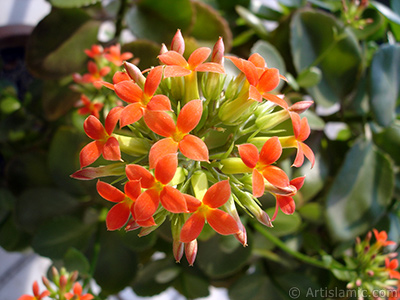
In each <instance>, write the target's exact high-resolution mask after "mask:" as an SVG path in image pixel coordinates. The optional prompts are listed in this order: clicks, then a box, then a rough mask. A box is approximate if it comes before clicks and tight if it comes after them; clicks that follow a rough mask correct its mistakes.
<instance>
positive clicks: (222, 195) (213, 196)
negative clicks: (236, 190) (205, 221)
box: [203, 180, 231, 208]
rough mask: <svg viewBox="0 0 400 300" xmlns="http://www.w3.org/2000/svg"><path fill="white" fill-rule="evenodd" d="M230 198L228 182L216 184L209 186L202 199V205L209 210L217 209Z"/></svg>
mask: <svg viewBox="0 0 400 300" xmlns="http://www.w3.org/2000/svg"><path fill="white" fill-rule="evenodd" d="M230 196H231V186H230V184H229V181H228V180H223V181H220V182H217V183H216V184H214V185H213V186H211V187H210V188H209V189H208V190H207V192H206V194H205V195H204V198H203V204H204V205H207V206H209V207H211V208H218V207H220V206H221V205H224V204H225V203H226V201H228V199H229V197H230Z"/></svg>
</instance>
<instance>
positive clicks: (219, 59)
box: [211, 37, 225, 66]
mask: <svg viewBox="0 0 400 300" xmlns="http://www.w3.org/2000/svg"><path fill="white" fill-rule="evenodd" d="M224 52H225V45H224V41H223V40H222V37H219V39H218V41H217V42H216V43H215V45H214V48H213V52H212V55H211V61H212V62H215V63H217V64H220V65H222V66H223V65H224Z"/></svg>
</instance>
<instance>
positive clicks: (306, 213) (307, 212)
mask: <svg viewBox="0 0 400 300" xmlns="http://www.w3.org/2000/svg"><path fill="white" fill-rule="evenodd" d="M299 213H300V215H301V216H302V217H303V218H304V219H305V220H308V221H310V222H313V223H321V222H322V221H323V209H322V206H321V204H319V203H317V202H312V203H307V204H306V205H304V206H302V207H300V208H299Z"/></svg>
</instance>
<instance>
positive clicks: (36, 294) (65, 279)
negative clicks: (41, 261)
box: [18, 267, 94, 300]
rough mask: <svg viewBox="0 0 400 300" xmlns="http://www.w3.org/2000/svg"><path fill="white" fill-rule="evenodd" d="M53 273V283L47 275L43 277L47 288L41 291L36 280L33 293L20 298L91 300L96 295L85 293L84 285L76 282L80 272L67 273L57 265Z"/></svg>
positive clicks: (23, 299)
mask: <svg viewBox="0 0 400 300" xmlns="http://www.w3.org/2000/svg"><path fill="white" fill-rule="evenodd" d="M51 273H52V275H53V278H52V283H50V281H49V279H48V278H47V277H44V276H43V277H42V282H43V284H44V286H45V287H46V290H45V291H43V292H40V288H39V284H38V282H37V281H35V282H34V283H33V285H32V292H33V296H32V295H22V296H21V297H19V298H18V300H41V299H46V298H50V299H55V300H70V299H72V300H91V299H93V298H94V296H93V295H92V294H91V293H83V289H82V286H81V284H80V283H79V282H76V280H77V278H78V272H77V271H75V272H73V273H67V272H66V270H65V269H61V271H60V273H59V272H58V270H57V269H56V268H55V267H52V269H51Z"/></svg>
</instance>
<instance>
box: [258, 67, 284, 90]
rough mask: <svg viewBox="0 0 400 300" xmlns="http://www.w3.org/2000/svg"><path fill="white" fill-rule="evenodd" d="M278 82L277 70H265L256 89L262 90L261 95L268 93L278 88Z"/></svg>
mask: <svg viewBox="0 0 400 300" xmlns="http://www.w3.org/2000/svg"><path fill="white" fill-rule="evenodd" d="M279 82H280V77H279V70H278V69H275V68H270V69H266V70H265V71H264V73H263V74H262V75H261V77H260V82H259V84H258V88H259V89H260V90H262V91H263V93H265V92H270V91H272V90H274V89H276V88H277V87H278V85H279Z"/></svg>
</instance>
